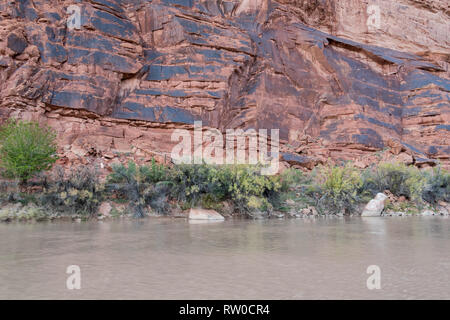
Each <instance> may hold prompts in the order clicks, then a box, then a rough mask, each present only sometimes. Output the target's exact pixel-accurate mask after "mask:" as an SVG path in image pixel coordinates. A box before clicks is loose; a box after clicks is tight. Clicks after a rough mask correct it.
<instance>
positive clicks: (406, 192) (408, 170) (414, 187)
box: [368, 162, 425, 202]
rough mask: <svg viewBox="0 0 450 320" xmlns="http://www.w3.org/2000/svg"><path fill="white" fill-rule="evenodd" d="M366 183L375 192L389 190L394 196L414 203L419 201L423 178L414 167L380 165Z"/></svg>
mask: <svg viewBox="0 0 450 320" xmlns="http://www.w3.org/2000/svg"><path fill="white" fill-rule="evenodd" d="M368 182H372V183H373V185H374V186H375V187H376V190H375V191H376V192H383V191H385V190H389V191H390V192H392V194H394V195H395V196H405V197H406V198H407V199H410V200H412V201H415V202H420V201H421V194H422V190H423V188H424V186H425V177H424V175H423V174H422V173H421V172H420V170H419V169H418V168H416V167H414V166H407V165H405V164H403V163H390V162H387V163H381V164H379V165H378V167H376V168H375V169H374V170H373V172H372V175H371V177H369V179H368Z"/></svg>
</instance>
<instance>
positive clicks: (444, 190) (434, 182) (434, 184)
mask: <svg viewBox="0 0 450 320" xmlns="http://www.w3.org/2000/svg"><path fill="white" fill-rule="evenodd" d="M422 199H423V200H425V201H427V202H428V203H430V204H432V205H433V206H435V205H437V204H438V202H439V201H445V202H450V172H447V171H445V170H443V169H441V168H440V167H437V168H434V169H433V170H432V171H430V172H427V173H426V174H425V185H424V187H423V188H422Z"/></svg>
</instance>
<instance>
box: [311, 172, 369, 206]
mask: <svg viewBox="0 0 450 320" xmlns="http://www.w3.org/2000/svg"><path fill="white" fill-rule="evenodd" d="M361 185H362V180H361V177H360V173H359V171H358V170H356V169H355V168H353V167H351V166H350V165H349V164H347V165H346V166H335V167H332V166H321V167H319V168H318V173H317V176H316V178H315V183H314V185H312V186H311V187H310V188H309V189H308V191H307V193H308V195H309V196H311V197H313V198H314V199H315V202H316V207H317V209H318V210H319V212H320V213H321V214H324V213H333V214H337V213H344V214H350V213H351V212H352V211H354V208H355V205H356V204H358V203H359V202H360V201H361V199H360V192H359V190H360V188H361Z"/></svg>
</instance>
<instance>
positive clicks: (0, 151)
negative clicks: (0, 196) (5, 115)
mask: <svg viewBox="0 0 450 320" xmlns="http://www.w3.org/2000/svg"><path fill="white" fill-rule="evenodd" d="M55 139H56V135H55V133H54V131H53V130H52V129H50V128H49V127H41V126H39V124H38V123H36V122H25V121H16V120H12V119H11V120H9V121H8V122H6V124H5V125H3V126H2V127H1V128H0V145H1V146H0V167H1V168H3V169H4V171H5V172H4V173H5V175H6V176H7V177H14V178H18V179H21V180H22V182H23V183H25V182H26V181H27V180H28V179H30V178H31V177H32V176H33V175H34V174H36V173H38V172H40V171H44V170H49V169H50V168H51V166H52V165H53V163H54V162H55V161H56V159H57V156H56V142H55Z"/></svg>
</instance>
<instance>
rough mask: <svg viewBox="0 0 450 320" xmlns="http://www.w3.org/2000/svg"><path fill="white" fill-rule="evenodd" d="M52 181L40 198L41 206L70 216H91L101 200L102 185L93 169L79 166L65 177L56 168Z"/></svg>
mask: <svg viewBox="0 0 450 320" xmlns="http://www.w3.org/2000/svg"><path fill="white" fill-rule="evenodd" d="M55 171H56V172H55V174H54V176H53V177H52V181H50V182H49V186H48V188H47V190H46V191H45V192H44V193H43V195H42V196H41V199H40V201H41V203H42V205H43V206H46V207H51V208H54V209H56V210H59V211H63V212H66V213H72V214H81V215H86V216H92V215H95V214H96V213H97V209H98V206H99V205H100V202H101V200H102V194H103V191H104V188H103V185H102V184H100V182H99V175H98V172H97V170H96V169H95V168H90V167H86V166H79V167H77V168H74V169H72V170H71V171H70V173H69V174H68V175H67V176H66V175H65V173H64V170H63V169H62V168H61V167H57V168H56V170H55Z"/></svg>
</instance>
